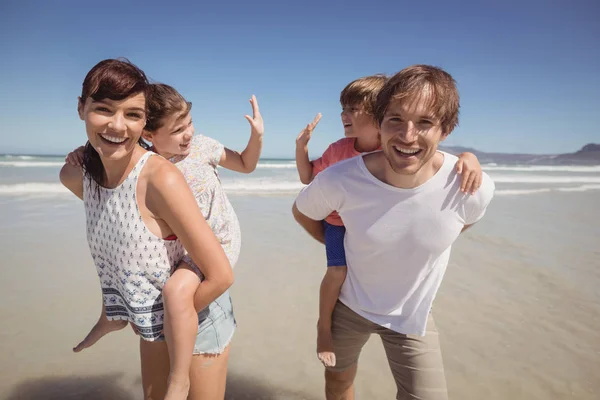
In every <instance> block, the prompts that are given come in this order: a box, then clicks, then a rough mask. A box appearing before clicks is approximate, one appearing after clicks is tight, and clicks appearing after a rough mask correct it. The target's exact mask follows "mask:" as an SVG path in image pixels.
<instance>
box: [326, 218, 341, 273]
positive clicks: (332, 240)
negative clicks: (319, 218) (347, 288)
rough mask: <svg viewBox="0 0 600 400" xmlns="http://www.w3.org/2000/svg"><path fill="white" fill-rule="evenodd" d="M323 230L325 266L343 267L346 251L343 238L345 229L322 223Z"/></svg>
mask: <svg viewBox="0 0 600 400" xmlns="http://www.w3.org/2000/svg"><path fill="white" fill-rule="evenodd" d="M323 230H324V231H325V252H326V253H327V266H328V267H341V266H345V265H346V251H345V250H344V236H346V227H344V226H337V225H331V224H330V223H328V222H327V221H323Z"/></svg>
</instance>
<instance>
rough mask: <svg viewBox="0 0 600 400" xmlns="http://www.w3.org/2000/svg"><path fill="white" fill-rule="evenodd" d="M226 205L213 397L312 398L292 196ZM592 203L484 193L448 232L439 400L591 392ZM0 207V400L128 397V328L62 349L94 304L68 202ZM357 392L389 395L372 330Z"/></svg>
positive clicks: (595, 345)
mask: <svg viewBox="0 0 600 400" xmlns="http://www.w3.org/2000/svg"><path fill="white" fill-rule="evenodd" d="M231 200H232V203H233V204H234V207H235V208H236V210H237V212H238V215H239V218H240V221H241V224H242V229H243V248H242V255H241V259H240V261H239V263H238V265H237V266H236V269H235V272H236V282H235V284H234V286H233V289H232V296H233V301H234V307H235V312H236V317H237V320H238V331H237V333H236V335H235V337H234V340H233V344H232V351H231V359H230V372H229V378H228V387H227V399H320V398H323V395H322V387H323V379H322V373H323V372H322V368H321V366H320V364H319V362H318V361H317V359H316V357H315V355H314V352H315V323H316V315H317V293H318V286H319V283H320V280H321V277H322V274H323V271H324V255H323V252H324V250H323V248H322V247H321V245H319V244H318V243H316V242H314V241H312V240H311V239H310V238H309V237H308V236H307V235H306V234H305V233H304V232H303V231H302V230H301V229H300V227H298V226H297V225H296V224H295V222H294V221H293V219H292V217H291V215H290V207H291V204H292V201H293V196H291V195H268V196H265V195H262V196H261V195H244V196H241V195H235V194H234V195H232V196H231ZM599 202H600V192H599V191H590V192H576V191H574V192H565V193H539V194H533V195H529V196H510V195H509V196H498V197H497V198H496V199H495V200H494V202H493V204H492V206H491V207H490V209H489V211H488V215H487V216H486V218H485V219H484V220H483V221H482V222H481V223H479V224H478V225H477V226H475V227H474V228H473V229H472V230H470V231H468V232H466V233H465V234H464V237H462V238H460V240H459V241H458V242H457V244H456V245H455V247H454V250H453V255H452V258H451V263H450V265H449V268H448V272H447V274H446V278H445V281H444V283H443V285H442V288H441V291H440V293H439V295H438V298H437V300H436V301H435V303H434V310H433V312H434V316H435V318H436V322H437V325H438V328H439V330H440V332H441V340H442V349H443V355H444V364H445V367H446V375H447V380H448V385H449V391H450V397H451V398H452V399H473V400H475V399H477V400H479V399H532V400H533V399H540V400H542V399H590V400H591V399H597V398H599V397H600V381H599V380H598V379H597V371H599V370H600V333H599V332H600V269H599V268H598V266H599V262H598V260H599V259H600V246H598V241H597V240H598V239H597V238H598V237H599V236H600V214H599V213H598V212H597V209H596V206H595V205H596V204H598V203H599ZM0 205H1V207H0V218H1V220H2V221H3V223H2V228H0V237H1V239H2V240H1V241H0V243H1V244H0V251H1V254H2V260H3V261H2V266H3V268H2V270H1V272H0V276H1V279H0V282H1V285H2V290H1V293H2V295H1V296H2V306H1V307H0V318H1V320H2V328H1V329H0V337H1V339H2V340H0V353H1V354H2V363H1V364H0V376H2V380H1V381H0V398H3V399H9V400H14V399H23V400H33V399H83V398H85V399H87V400H95V399H117V400H120V399H123V400H137V399H141V398H142V394H141V385H140V372H139V357H138V339H137V338H136V337H135V336H134V335H133V334H132V332H131V331H130V329H129V328H127V329H125V330H123V331H120V332H117V333H114V334H111V335H110V336H109V337H106V338H104V339H103V340H102V341H101V342H99V343H98V344H97V345H96V346H94V347H93V348H91V349H88V350H86V351H84V352H83V353H80V354H74V353H72V352H71V348H72V347H73V346H74V345H75V344H76V343H77V342H78V341H79V340H80V339H81V338H82V337H83V336H84V335H85V334H86V333H87V330H88V329H89V328H90V327H91V326H92V324H93V323H94V322H95V320H96V318H97V316H98V313H99V310H100V290H99V284H98V279H97V276H96V272H95V269H94V267H93V265H92V262H91V258H90V256H89V252H88V249H87V243H86V240H85V234H84V214H83V207H82V205H81V204H80V202H78V201H77V200H74V199H71V198H69V197H65V196H59V197H48V198H39V197H27V196H24V197H14V196H12V197H11V196H8V197H2V198H0ZM356 389H357V398H359V399H389V398H394V396H395V387H394V384H393V380H392V377H391V374H390V372H389V369H388V366H387V362H386V360H385V357H384V354H383V349H382V346H381V343H380V341H379V339H378V338H377V337H373V338H372V339H371V340H370V341H369V343H368V344H367V346H366V347H365V349H364V352H363V354H362V356H361V359H360V364H359V372H358V378H357V381H356Z"/></svg>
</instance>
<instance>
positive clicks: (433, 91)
mask: <svg viewBox="0 0 600 400" xmlns="http://www.w3.org/2000/svg"><path fill="white" fill-rule="evenodd" d="M425 90H427V91H428V94H427V97H428V100H429V106H431V108H432V109H433V110H432V111H433V113H434V115H435V117H436V118H438V119H439V120H440V124H441V125H442V132H444V133H445V134H449V133H450V132H452V131H453V130H454V128H456V126H457V125H458V113H459V109H460V97H459V95H458V89H457V87H456V81H455V80H454V78H452V75H450V74H449V73H447V72H446V71H444V70H443V69H441V68H438V67H433V66H431V65H412V66H410V67H408V68H404V69H403V70H402V71H400V72H398V73H397V74H396V75H394V76H392V77H391V78H390V79H389V80H388V81H387V83H386V84H385V86H384V87H383V89H381V91H380V92H379V96H378V97H377V103H376V105H375V112H374V116H375V120H376V121H377V123H378V124H380V125H381V122H382V121H383V117H384V115H385V112H386V110H387V108H388V106H389V104H390V103H391V102H392V101H395V100H400V101H404V100H409V101H410V100H413V99H415V98H417V97H418V96H422V95H423V92H424V91H425Z"/></svg>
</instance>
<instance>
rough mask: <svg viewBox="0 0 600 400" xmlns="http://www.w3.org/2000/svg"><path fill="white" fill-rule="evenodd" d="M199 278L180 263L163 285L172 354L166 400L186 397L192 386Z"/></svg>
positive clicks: (170, 353)
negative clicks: (195, 299) (191, 372)
mask: <svg viewBox="0 0 600 400" xmlns="http://www.w3.org/2000/svg"><path fill="white" fill-rule="evenodd" d="M199 283H200V278H199V277H198V275H196V273H195V272H193V270H192V269H191V268H190V267H189V266H188V265H187V264H185V263H181V264H180V265H179V266H178V267H177V270H176V271H175V272H174V273H173V275H171V277H170V278H169V280H168V281H167V283H166V284H165V286H164V288H163V292H162V293H163V301H164V305H165V320H164V321H165V324H164V333H165V339H166V341H167V348H168V350H169V357H170V373H169V378H168V381H167V393H166V396H165V400H185V399H186V398H187V395H188V391H189V388H190V366H191V364H192V356H193V353H194V344H195V342H196V335H197V333H198V314H197V313H196V310H195V309H194V293H195V292H196V289H197V288H198V284H199Z"/></svg>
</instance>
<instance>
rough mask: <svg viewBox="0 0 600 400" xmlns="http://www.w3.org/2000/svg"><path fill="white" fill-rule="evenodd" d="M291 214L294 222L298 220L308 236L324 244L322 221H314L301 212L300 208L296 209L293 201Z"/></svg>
mask: <svg viewBox="0 0 600 400" xmlns="http://www.w3.org/2000/svg"><path fill="white" fill-rule="evenodd" d="M292 214H294V219H295V220H296V222H298V223H299V224H300V226H302V227H303V228H304V230H305V231H306V232H308V234H309V235H310V236H312V237H313V238H314V239H315V240H317V241H319V242H321V243H323V244H325V233H324V232H323V223H322V222H321V221H315V220H314V219H310V218H308V217H307V216H306V215H304V214H302V213H301V212H300V210H298V207H296V203H294V206H293V207H292Z"/></svg>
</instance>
